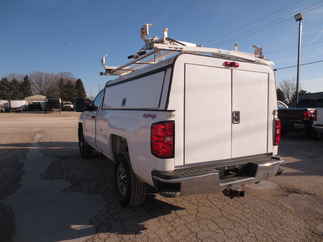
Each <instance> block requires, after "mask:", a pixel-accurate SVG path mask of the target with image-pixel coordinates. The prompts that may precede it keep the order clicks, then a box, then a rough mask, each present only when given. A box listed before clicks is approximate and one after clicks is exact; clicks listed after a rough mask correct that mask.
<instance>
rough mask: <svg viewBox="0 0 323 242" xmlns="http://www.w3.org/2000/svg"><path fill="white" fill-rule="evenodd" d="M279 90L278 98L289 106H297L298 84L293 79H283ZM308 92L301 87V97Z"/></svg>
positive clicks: (299, 93)
mask: <svg viewBox="0 0 323 242" xmlns="http://www.w3.org/2000/svg"><path fill="white" fill-rule="evenodd" d="M276 91H277V100H279V101H282V102H284V103H286V104H288V105H289V106H296V84H295V81H293V80H283V81H281V82H280V83H279V86H278V88H277V89H276ZM307 93H308V92H307V91H305V90H303V89H300V90H299V92H298V95H299V97H301V96H304V95H305V94H307Z"/></svg>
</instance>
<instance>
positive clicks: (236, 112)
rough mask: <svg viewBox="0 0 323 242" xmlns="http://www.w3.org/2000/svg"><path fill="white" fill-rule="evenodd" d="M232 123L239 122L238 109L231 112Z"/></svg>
mask: <svg viewBox="0 0 323 242" xmlns="http://www.w3.org/2000/svg"><path fill="white" fill-rule="evenodd" d="M232 123H233V124H239V123H240V111H233V112H232Z"/></svg>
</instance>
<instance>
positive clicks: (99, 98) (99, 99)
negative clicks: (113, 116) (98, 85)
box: [93, 90, 103, 108]
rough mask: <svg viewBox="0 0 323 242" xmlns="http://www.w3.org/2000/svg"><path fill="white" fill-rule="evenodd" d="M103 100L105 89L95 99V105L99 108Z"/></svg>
mask: <svg viewBox="0 0 323 242" xmlns="http://www.w3.org/2000/svg"><path fill="white" fill-rule="evenodd" d="M102 101H103V90H102V91H100V92H99V94H98V95H97V96H96V97H95V99H94V102H93V103H94V106H95V107H97V108H99V107H100V106H101V104H102Z"/></svg>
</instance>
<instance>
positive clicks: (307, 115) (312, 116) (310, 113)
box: [304, 109, 317, 121]
mask: <svg viewBox="0 0 323 242" xmlns="http://www.w3.org/2000/svg"><path fill="white" fill-rule="evenodd" d="M316 114H317V113H316V109H313V110H307V111H305V112H304V120H311V121H316V120H317V116H316Z"/></svg>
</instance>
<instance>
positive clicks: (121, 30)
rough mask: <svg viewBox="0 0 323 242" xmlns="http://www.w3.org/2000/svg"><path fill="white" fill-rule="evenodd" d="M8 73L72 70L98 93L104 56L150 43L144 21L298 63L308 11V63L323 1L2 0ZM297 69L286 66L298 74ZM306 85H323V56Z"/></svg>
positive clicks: (322, 35)
mask: <svg viewBox="0 0 323 242" xmlns="http://www.w3.org/2000/svg"><path fill="white" fill-rule="evenodd" d="M0 11H1V14H0V31H1V32H0V36H1V38H0V76H5V75H7V74H8V73H11V72H16V73H29V72H31V71H44V72H72V73H73V74H74V75H75V76H76V77H80V78H82V79H83V80H84V81H85V85H86V89H87V91H88V93H89V94H90V95H92V96H93V95H95V94H96V92H97V90H98V89H99V88H101V87H102V86H103V84H104V82H105V81H106V80H107V77H100V76H99V72H100V71H102V69H101V65H100V62H99V59H100V56H101V55H104V54H108V55H109V64H110V65H120V64H123V63H125V62H126V61H127V56H128V55H130V54H131V53H133V52H135V51H137V50H138V49H139V48H140V47H142V45H143V43H142V41H141V39H140V37H139V28H140V27H141V25H142V24H144V23H152V24H153V28H152V31H153V34H156V35H157V34H158V35H160V33H161V32H162V29H163V27H168V28H169V36H170V37H172V38H175V39H179V40H184V41H189V42H196V43H199V44H202V45H204V46H210V47H217V48H224V49H232V46H233V44H234V43H235V42H237V43H239V45H240V49H241V50H242V51H247V52H252V51H253V49H252V48H251V46H252V45H253V44H256V45H258V46H261V47H263V49H264V54H265V55H266V56H268V57H269V58H270V59H271V60H273V61H274V62H275V63H276V64H277V67H281V66H287V65H293V64H296V53H297V23H296V22H295V20H294V18H293V15H294V13H296V12H297V11H303V12H304V16H305V20H304V49H303V62H310V61H315V60H320V59H323V1H322V0H302V1H301V0H286V1H281V0H280V1H277V0H272V1H259V0H258V1H257V0H245V1H226V0H224V1H214V0H210V1H202V0H200V1H193V0H192V1H184V0H181V1H167V0H164V1H143V0H140V1H131V0H129V1H123V0H116V1H112V0H109V1H108V0H1V1H0ZM295 73H296V69H288V70H284V71H279V72H278V79H279V80H281V79H293V78H295V76H296V74H295ZM301 86H302V88H304V89H306V90H309V91H323V63H319V64H315V65H310V66H306V67H304V68H303V69H302V73H301Z"/></svg>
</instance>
